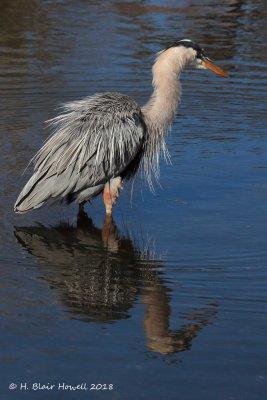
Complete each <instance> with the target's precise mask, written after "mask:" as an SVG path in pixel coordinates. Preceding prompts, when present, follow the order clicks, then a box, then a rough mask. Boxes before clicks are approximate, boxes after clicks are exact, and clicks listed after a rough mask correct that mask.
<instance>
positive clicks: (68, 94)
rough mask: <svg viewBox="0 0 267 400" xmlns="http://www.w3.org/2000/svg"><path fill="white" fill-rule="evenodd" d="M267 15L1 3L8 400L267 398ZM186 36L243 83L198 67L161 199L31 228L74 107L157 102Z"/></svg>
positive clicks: (0, 177)
mask: <svg viewBox="0 0 267 400" xmlns="http://www.w3.org/2000/svg"><path fill="white" fill-rule="evenodd" d="M266 16H267V7H266V5H265V4H264V2H261V1H256V2H255V1H253V2H251V1H249V0H248V1H234V0H233V1H230V0H229V1H225V2H222V4H221V3H220V4H218V2H216V1H212V0H205V1H202V2H197V1H193V2H189V1H186V0H185V1H179V2H178V1H171V0H170V1H166V2H164V3H163V2H157V1H153V2H152V1H143V2H138V3H136V4H135V3H133V2H132V3H131V2H113V1H101V2H100V1H90V2H88V1H87V2H86V1H82V0H77V1H75V2H71V1H67V0H66V1H64V0H63V1H53V2H52V1H38V0H30V1H27V2H26V1H22V0H21V1H19V0H14V1H12V2H10V1H5V0H4V1H2V2H1V13H0V24H1V37H0V46H1V64H0V88H1V100H0V110H1V120H0V129H1V135H0V140H1V155H0V171H1V172H0V182H1V185H0V191H1V202H0V219H1V242H0V266H1V304H0V315H1V330H0V339H1V351H0V365H1V367H0V368H1V379H0V381H1V383H0V392H1V399H2V398H3V399H17V398H18V399H20V398H27V399H37V398H38V399H42V398H44V399H47V398H48V397H49V398H51V399H54V398H55V399H68V398H70V399H72V398H79V399H83V398H84V399H86V398H93V399H94V398H96V399H102V398H103V399H104V398H105V399H107V398H111V399H126V398H127V399H137V398H138V399H139V398H143V399H151V398H154V399H163V398H166V399H183V400H187V399H188V400H192V399H196V398H199V399H204V398H205V399H214V398H215V399H218V400H220V399H222V400H225V399H238V400H239V399H240V400H246V399H247V400H254V399H255V400H256V399H259V398H264V396H265V393H266V389H267V370H266V328H267V324H266V301H267V295H266V281H267V273H266V259H267V243H266V241H267V240H266V237H267V236H266V233H267V232H266V231H267V228H266V222H267V221H266V215H267V214H266V211H267V205H266V204H267V202H266V194H267V184H266V168H267V159H266V151H267V135H266V132H267V129H266V106H267V100H266V99H267V96H266V94H267V91H266V84H267V67H266V62H267V56H266V54H267V44H266V43H267V40H266V39H267V27H266ZM183 37H190V38H194V39H195V40H197V41H198V42H199V43H200V44H201V45H202V46H203V47H205V49H206V51H207V53H208V54H209V56H210V57H212V58H214V59H215V60H216V61H217V62H218V63H219V64H220V65H221V66H222V67H223V68H224V69H225V70H227V71H229V72H230V74H231V78H230V79H228V80H225V79H220V78H218V77H216V76H215V75H213V74H212V73H208V72H206V71H186V72H184V74H183V99H182V104H181V106H180V109H179V111H178V114H177V118H176V120H175V123H174V125H173V129H172V134H171V136H169V137H168V146H169V149H170V153H171V157H172V164H173V165H172V166H170V165H165V164H164V162H162V168H161V185H162V188H160V187H157V189H156V195H153V194H151V193H150V192H149V190H148V188H147V187H146V185H145V184H143V183H142V182H141V181H140V180H139V179H138V180H137V181H136V182H135V185H134V192H133V195H132V193H131V186H128V187H125V189H124V191H123V194H122V195H121V197H120V200H119V202H118V204H117V205H116V208H115V209H114V221H115V222H114V223H111V222H109V221H104V212H103V211H104V210H103V205H102V200H101V199H99V200H97V201H95V202H93V205H91V206H90V205H88V206H87V207H86V211H87V213H88V215H89V216H90V217H91V218H92V219H91V218H90V217H87V218H84V219H82V220H79V221H78V222H77V220H76V212H77V209H76V208H75V206H71V207H68V208H67V207H54V208H44V209H40V210H38V211H36V212H33V213H30V214H27V215H25V216H17V215H14V213H13V204H14V201H15V199H16V197H17V195H18V193H19V191H20V189H21V188H22V186H23V184H24V183H25V181H26V179H27V175H26V176H21V172H22V171H23V170H24V168H25V166H26V165H27V163H28V161H29V159H30V158H31V157H32V155H33V154H34V153H35V152H36V151H37V149H38V148H39V147H40V145H41V143H42V141H43V140H44V139H45V138H46V136H47V134H48V133H47V131H45V130H44V129H43V128H44V125H43V121H44V120H46V119H48V118H51V117H53V116H54V115H55V114H56V111H55V108H56V107H57V105H58V104H59V103H62V102H64V101H67V100H73V99H78V98H81V97H83V96H85V95H88V94H91V93H94V92H96V91H101V90H117V91H121V92H123V93H127V94H129V95H131V96H133V97H134V98H135V99H136V100H138V101H139V102H140V103H141V104H143V103H144V102H145V101H146V100H147V97H148V96H149V94H150V90H151V89H150V79H151V77H150V68H151V64H152V61H153V58H154V55H155V53H156V51H158V50H159V49H160V48H161V47H162V45H163V43H165V42H166V41H169V40H171V39H173V38H183ZM38 382H40V383H41V384H43V385H47V386H48V387H51V389H50V390H48V388H46V389H43V390H41V389H39V390H33V388H32V384H34V383H38ZM64 382H65V383H66V384H69V385H78V384H81V383H83V382H85V383H86V384H87V386H88V388H89V389H90V388H91V384H99V383H100V384H102V385H104V384H106V388H107V390H103V389H104V388H105V386H102V390H96V389H93V390H91V391H90V390H79V391H76V392H70V391H68V390H63V389H61V390H58V387H57V385H58V384H59V383H61V384H62V383H64ZM11 383H14V384H16V385H18V387H17V388H16V389H9V388H8V387H9V385H10V384H11ZM25 383H27V384H28V390H25V389H24V387H25V386H22V388H21V390H20V385H21V384H23V385H25ZM53 384H55V387H54V388H53V387H52V386H51V385H53ZM110 384H112V385H113V390H112V387H109V385H110ZM49 385H50V386H49ZM99 387H100V386H99ZM99 387H98V388H99Z"/></svg>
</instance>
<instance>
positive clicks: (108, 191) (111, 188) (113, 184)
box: [103, 176, 122, 215]
mask: <svg viewBox="0 0 267 400" xmlns="http://www.w3.org/2000/svg"><path fill="white" fill-rule="evenodd" d="M121 189H122V179H121V177H120V176H119V177H117V178H113V179H110V181H109V182H107V183H106V185H105V187H104V192H103V200H104V204H105V207H106V215H112V206H113V205H114V204H115V203H116V201H117V199H118V197H119V195H120V191H121Z"/></svg>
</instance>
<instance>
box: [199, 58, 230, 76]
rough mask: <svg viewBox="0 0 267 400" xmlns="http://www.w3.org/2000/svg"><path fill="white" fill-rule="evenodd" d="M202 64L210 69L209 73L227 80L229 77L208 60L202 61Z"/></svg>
mask: <svg viewBox="0 0 267 400" xmlns="http://www.w3.org/2000/svg"><path fill="white" fill-rule="evenodd" d="M202 64H203V66H204V67H205V68H207V69H210V70H211V71H213V72H215V73H216V74H218V75H221V76H223V77H224V78H229V75H228V74H227V72H225V71H224V70H223V69H221V68H220V67H218V65H216V64H214V63H213V62H211V61H210V60H205V59H204V60H202Z"/></svg>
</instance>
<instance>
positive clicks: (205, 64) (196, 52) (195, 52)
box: [170, 39, 229, 78]
mask: <svg viewBox="0 0 267 400" xmlns="http://www.w3.org/2000/svg"><path fill="white" fill-rule="evenodd" d="M174 46H175V47H177V46H183V47H185V48H186V49H188V50H190V55H191V59H190V62H189V64H188V67H189V68H194V69H209V70H211V71H213V72H215V73H216V74H218V75H220V76H223V77H224V78H228V77H229V75H228V73H227V72H225V71H224V70H223V69H222V68H220V67H219V66H218V65H216V64H215V63H214V62H213V61H212V60H211V59H210V58H208V57H207V56H206V53H205V51H204V49H203V48H201V47H200V46H199V45H198V44H197V43H195V42H193V41H192V40H190V39H182V40H178V41H177V42H175V43H174V44H173V45H172V46H170V47H174Z"/></svg>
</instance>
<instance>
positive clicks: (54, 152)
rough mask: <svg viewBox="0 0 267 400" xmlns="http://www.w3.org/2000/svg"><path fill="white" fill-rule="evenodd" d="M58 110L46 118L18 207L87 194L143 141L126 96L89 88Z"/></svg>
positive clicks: (139, 120)
mask: <svg viewBox="0 0 267 400" xmlns="http://www.w3.org/2000/svg"><path fill="white" fill-rule="evenodd" d="M62 110H63V112H62V113H61V114H60V115H59V116H57V117H55V118H53V119H51V120H50V121H47V122H48V124H49V125H50V127H52V129H53V132H54V134H53V135H52V136H51V137H50V138H49V139H48V140H47V141H46V142H45V144H44V145H43V147H42V148H41V149H40V150H39V151H38V153H37V154H36V155H35V157H34V158H33V159H32V162H33V164H34V174H33V176H32V177H31V179H30V180H29V181H28V183H27V184H26V185H25V187H24V189H23V190H22V192H21V193H20V195H19V197H18V199H17V201H16V204H15V211H16V212H18V213H23V212H27V211H29V210H31V209H33V208H38V207H40V206H41V205H42V204H44V202H47V201H48V200H49V202H51V201H52V202H54V201H62V200H66V201H67V202H72V201H76V202H78V203H81V202H83V201H86V200H89V199H90V198H91V197H93V196H95V195H97V194H99V193H100V192H101V191H102V190H103V188H104V185H105V184H106V182H108V181H109V180H110V179H111V178H114V177H116V176H120V174H122V173H123V171H124V170H125V169H126V167H127V166H128V165H129V164H130V163H131V162H132V161H133V160H134V158H135V157H136V156H137V154H138V152H139V151H140V150H141V149H142V146H143V144H144V142H145V137H146V130H145V125H144V122H143V117H142V113H141V109H140V107H139V105H138V104H137V103H136V102H135V101H134V100H133V99H131V98H130V97H128V96H125V95H122V94H120V93H109V92H106V93H100V94H95V95H94V96H90V97H86V98H85V99H83V100H79V101H74V102H71V103H67V104H65V105H63V106H62Z"/></svg>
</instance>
